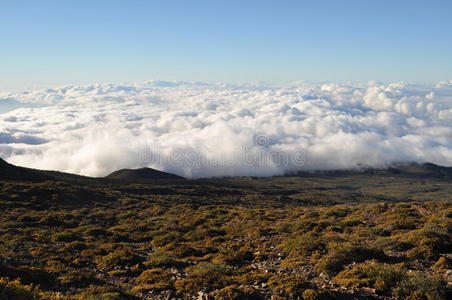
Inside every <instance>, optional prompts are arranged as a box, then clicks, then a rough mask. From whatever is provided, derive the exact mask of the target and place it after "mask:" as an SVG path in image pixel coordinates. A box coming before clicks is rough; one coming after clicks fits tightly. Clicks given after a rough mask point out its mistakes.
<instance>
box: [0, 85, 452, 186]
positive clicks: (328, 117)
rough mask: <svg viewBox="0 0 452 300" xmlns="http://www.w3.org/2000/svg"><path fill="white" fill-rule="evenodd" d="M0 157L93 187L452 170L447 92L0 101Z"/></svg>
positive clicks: (228, 90) (170, 89)
mask: <svg viewBox="0 0 452 300" xmlns="http://www.w3.org/2000/svg"><path fill="white" fill-rule="evenodd" d="M0 107H3V108H5V107H9V109H4V110H3V112H2V110H1V109H0V156H1V157H3V158H5V159H6V160H8V161H10V162H11V163H15V164H18V165H22V166H28V167H33V168H41V169H54V170H61V171H65V172H72V173H77V174H83V175H90V176H103V175H106V174H108V173H109V172H112V171H114V170H117V169H120V168H136V167H143V166H148V167H153V168H156V169H159V170H163V171H167V172H172V173H175V174H178V175H182V176H185V177H190V178H197V177H211V176H270V175H282V174H285V173H288V172H294V171H299V170H324V169H344V168H359V167H362V166H369V167H384V166H387V165H389V164H391V163H393V162H401V161H417V162H425V161H429V162H433V163H436V164H441V165H446V166H452V81H442V82H439V83H437V84H436V85H431V86H421V85H412V84H407V83H391V84H387V85H383V84H378V83H375V82H369V83H353V84H352V83H350V84H339V83H308V82H298V83H293V84H290V85H286V86H278V87H275V86H267V85H260V84H256V85H227V84H204V83H197V82H163V81H150V82H145V83H136V84H125V85H112V84H100V85H89V86H71V87H62V88H56V89H46V90H36V91H31V92H20V93H1V92H0Z"/></svg>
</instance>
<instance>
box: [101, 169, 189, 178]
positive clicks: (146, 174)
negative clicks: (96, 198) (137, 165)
mask: <svg viewBox="0 0 452 300" xmlns="http://www.w3.org/2000/svg"><path fill="white" fill-rule="evenodd" d="M105 178H108V179H120V180H127V181H137V180H148V179H184V178H183V177H181V176H177V175H174V174H171V173H166V172H162V171H158V170H155V169H151V168H141V169H122V170H118V171H115V172H113V173H111V174H110V175H108V176H106V177H105Z"/></svg>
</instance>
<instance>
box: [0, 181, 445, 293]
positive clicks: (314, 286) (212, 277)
mask: <svg viewBox="0 0 452 300" xmlns="http://www.w3.org/2000/svg"><path fill="white" fill-rule="evenodd" d="M431 186H435V187H437V189H436V190H435V191H434V192H433V191H430V192H429V193H426V194H422V191H424V190H426V189H428V187H431ZM451 195H452V188H451V184H450V183H449V182H448V181H446V180H440V179H438V180H437V179H432V180H426V179H417V178H408V177H407V178H405V177H400V178H396V179H394V178H393V179H388V178H385V177H383V176H381V177H379V176H369V177H365V176H362V177H356V176H355V177H353V176H351V177H346V176H344V177H312V178H310V177H278V178H271V179H270V178H267V179H251V178H236V179H215V180H199V181H187V182H185V183H183V182H181V183H177V184H171V183H165V184H161V185H156V184H153V185H146V184H141V185H138V184H127V185H113V184H86V185H78V184H71V183H63V182H41V183H26V182H21V183H19V182H12V181H10V182H6V181H5V182H0V210H1V214H0V299H1V300H13V299H14V300H22V299H23V300H25V299H27V300H28V299H76V300H77V299H80V300H81V299H93V300H97V299H106V300H122V299H165V298H168V299H169V298H171V297H173V298H186V299H188V298H190V297H200V296H202V297H204V298H209V297H210V298H211V299H264V298H267V299H270V298H272V299H333V298H347V297H362V298H366V297H367V298H373V299H383V298H395V299H450V298H451V288H450V280H451V279H450V276H451V275H450V274H451V255H452V251H451V250H452V202H451V199H452V198H451V197H452V196H451ZM448 276H449V278H448ZM448 281H449V285H448Z"/></svg>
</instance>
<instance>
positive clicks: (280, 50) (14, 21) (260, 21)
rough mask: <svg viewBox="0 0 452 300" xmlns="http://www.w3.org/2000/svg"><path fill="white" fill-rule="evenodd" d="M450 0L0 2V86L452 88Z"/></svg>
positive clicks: (0, 0) (451, 20)
mask: <svg viewBox="0 0 452 300" xmlns="http://www.w3.org/2000/svg"><path fill="white" fill-rule="evenodd" d="M451 11H452V1H446V0H444V1H435V0H433V1H415V0H414V1H413V0H411V1H405V0H399V1H397V0H392V1H386V0H379V1H370V0H359V1H355V0H351V1H350V0H343V1H337V0H330V1H325V0H316V1H314V0H313V1H284V0H280V1H277V0H274V1H264V0H261V1H246V0H242V1H234V0H228V1H226V0H225V1H215V0H210V1H207V0H206V1H196V0H194V1H188V0H186V1H171V0H169V1H163V0H161V1H151V0H149V1H133V0H129V1H125V0H124V1H115V0H109V1H100V0H98V1H96V0H91V1H82V0H77V1H76V0H74V1H68V0H59V1H56V0H55V1H46V0H40V1H35V0H29V1H21V0H14V1H13V0H9V1H6V0H0V37H1V44H0V88H8V87H19V86H46V85H47V86H52V85H65V84H85V83H92V82H132V81H145V80H150V79H163V80H196V81H208V82H217V81H223V82H254V81H266V82H270V83H283V82H289V81H296V80H310V81H368V80H377V81H383V82H387V81H399V80H406V81H410V82H435V81H438V80H443V79H452V55H451V53H452V18H451V17H450V14H451Z"/></svg>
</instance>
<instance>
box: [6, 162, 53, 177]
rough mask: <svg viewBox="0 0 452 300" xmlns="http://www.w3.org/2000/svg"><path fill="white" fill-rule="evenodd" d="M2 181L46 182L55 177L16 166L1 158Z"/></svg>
mask: <svg viewBox="0 0 452 300" xmlns="http://www.w3.org/2000/svg"><path fill="white" fill-rule="evenodd" d="M0 180H16V181H46V180H53V177H52V176H50V175H48V174H46V173H45V172H44V171H40V170H34V169H29V168H23V167H17V166H14V165H12V164H9V163H7V162H6V161H4V160H3V159H1V158H0Z"/></svg>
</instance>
